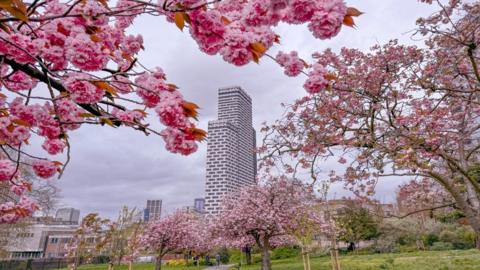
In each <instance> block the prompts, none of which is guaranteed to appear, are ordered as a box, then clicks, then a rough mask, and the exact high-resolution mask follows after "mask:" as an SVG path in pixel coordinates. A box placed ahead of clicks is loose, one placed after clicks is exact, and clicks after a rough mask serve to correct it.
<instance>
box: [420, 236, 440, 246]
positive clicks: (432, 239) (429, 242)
mask: <svg viewBox="0 0 480 270" xmlns="http://www.w3.org/2000/svg"><path fill="white" fill-rule="evenodd" d="M422 241H423V244H424V245H426V246H429V247H430V246H432V245H433V244H434V243H435V242H438V236H437V235H436V234H433V233H429V234H424V235H422Z"/></svg>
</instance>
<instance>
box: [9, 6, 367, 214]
mask: <svg viewBox="0 0 480 270" xmlns="http://www.w3.org/2000/svg"><path fill="white" fill-rule="evenodd" d="M359 14H360V13H359V12H358V11H357V10H356V9H354V8H348V7H347V6H346V4H345V3H344V2H343V1H342V0H320V1H310V0H290V1H287V0H245V1H237V0H223V1H221V0H214V1H207V0H158V1H150V0H149V1H141V0H119V1H111V2H109V1H107V0H73V1H58V0H45V1H39V0H33V1H30V2H24V1H22V0H4V1H2V2H1V3H0V89H1V90H0V91H1V92H0V147H1V148H2V150H3V152H5V153H6V151H5V150H8V149H11V150H13V151H15V152H18V154H19V155H18V156H21V155H27V156H29V158H30V159H31V162H28V163H27V164H25V165H27V166H31V167H32V168H33V170H34V171H35V173H36V174H37V175H38V176H39V177H42V178H50V177H53V176H54V175H57V174H58V175H59V176H60V175H61V174H62V173H63V172H64V170H65V167H66V165H67V164H68V162H69V160H70V147H71V146H73V145H74V142H72V141H71V140H70V138H71V137H70V136H69V134H70V133H71V132H73V131H74V130H77V129H79V128H81V127H83V126H87V125H89V126H91V125H99V126H110V127H112V128H117V127H127V128H131V129H134V130H137V131H139V132H140V133H143V134H145V135H150V134H153V135H158V136H159V137H161V138H163V140H164V141H165V145H166V149H167V150H168V151H170V152H173V153H179V154H183V155H189V154H191V153H193V152H195V151H196V149H197V142H198V141H201V140H202V139H203V138H204V136H205V132H204V131H203V130H200V129H198V128H196V126H195V123H194V121H193V120H194V119H196V117H197V109H198V107H197V105H196V104H195V103H192V102H189V101H187V100H185V99H184V98H183V95H182V93H181V92H180V91H179V89H178V87H177V86H176V85H175V84H173V83H171V82H170V81H168V80H167V75H166V74H165V73H164V71H163V70H162V68H160V67H145V66H143V65H142V64H141V59H139V58H138V53H139V51H141V50H143V49H144V47H143V38H142V36H141V34H139V33H136V32H135V29H134V27H132V26H133V23H134V21H135V19H136V18H137V17H139V16H146V15H153V16H159V17H165V18H166V19H167V21H168V22H171V23H172V25H176V26H177V27H178V28H180V29H181V30H185V29H188V31H185V32H188V33H189V35H190V36H191V37H192V38H193V39H194V40H195V41H196V42H197V43H198V46H199V49H200V51H202V52H204V53H206V54H209V55H215V54H219V55H221V56H222V57H223V59H224V60H225V61H227V62H229V63H232V64H234V65H237V66H241V65H246V64H248V63H250V62H252V61H255V62H258V61H259V59H260V58H261V57H262V56H263V55H264V54H265V53H266V51H267V50H268V49H269V48H271V47H272V46H273V45H274V44H275V43H278V42H279V36H278V35H277V34H276V33H275V32H274V27H275V26H276V25H277V24H278V23H280V22H284V23H289V24H307V25H308V29H309V30H310V31H311V32H312V34H313V36H314V37H315V38H319V39H328V38H332V37H334V36H335V35H337V33H338V32H339V31H340V29H341V27H342V25H343V24H344V25H348V26H353V25H354V22H353V17H354V16H358V15H359ZM173 27H175V26H173ZM130 33H131V34H130ZM159 37H160V38H161V32H160V31H159ZM289 56H293V54H289ZM272 58H273V57H272ZM280 63H281V64H282V65H290V64H289V63H290V62H289V61H287V60H284V59H283V58H281V59H280ZM301 68H302V67H301V66H299V63H298V61H297V62H296V63H295V67H294V68H291V70H290V71H289V74H292V73H296V72H298V71H299V70H300V69H301ZM148 113H150V114H152V113H153V114H154V115H156V116H157V117H158V121H159V122H160V123H161V124H162V125H163V126H164V128H163V130H156V129H154V128H153V127H152V125H151V123H149V121H147V120H148V119H147V117H146V116H147V114H148ZM32 137H38V138H40V139H41V140H42V141H43V142H42V145H41V146H42V148H43V149H44V151H45V152H44V154H38V153H36V154H33V153H31V152H30V151H29V149H27V148H26V147H25V145H27V144H28V143H29V140H30V139H31V138H32ZM35 141H38V140H35ZM61 153H63V154H64V157H65V158H64V159H62V160H58V159H59V158H58V156H59V155H60V154H61ZM19 164H20V159H15V158H13V157H11V156H9V155H8V154H6V156H5V157H2V158H1V160H0V182H2V183H6V184H7V185H8V188H11V189H13V190H14V192H16V193H18V196H20V199H19V200H17V201H7V202H4V203H2V204H0V223H13V222H16V221H17V220H18V219H20V218H22V217H26V216H29V215H31V214H32V213H33V211H35V209H36V206H35V203H34V202H33V201H32V200H30V199H28V198H27V196H26V195H25V193H24V192H22V190H25V189H26V188H24V186H25V183H24V181H23V180H22V176H21V174H20V173H19V172H18V167H19Z"/></svg>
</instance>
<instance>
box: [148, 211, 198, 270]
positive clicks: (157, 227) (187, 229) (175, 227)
mask: <svg viewBox="0 0 480 270" xmlns="http://www.w3.org/2000/svg"><path fill="white" fill-rule="evenodd" d="M199 222H200V220H199V217H198V216H195V215H193V214H191V213H188V212H184V211H177V212H175V213H173V214H170V215H168V216H166V217H163V218H161V219H158V220H154V221H152V222H151V223H149V224H148V225H147V227H146V228H145V229H144V230H143V232H142V234H141V236H140V247H141V249H142V250H144V251H146V252H148V253H151V254H154V255H155V258H156V260H155V270H160V269H161V268H162V258H163V257H164V256H165V255H166V254H167V253H180V252H183V251H185V250H192V249H196V248H198V249H200V248H201V246H200V243H201V242H200V241H202V239H200V236H199V234H198V233H197V232H198V231H199Z"/></svg>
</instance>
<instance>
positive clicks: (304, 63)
mask: <svg viewBox="0 0 480 270" xmlns="http://www.w3.org/2000/svg"><path fill="white" fill-rule="evenodd" d="M300 61H302V63H303V66H304V67H305V68H309V67H310V65H309V64H308V63H307V62H305V60H303V59H300Z"/></svg>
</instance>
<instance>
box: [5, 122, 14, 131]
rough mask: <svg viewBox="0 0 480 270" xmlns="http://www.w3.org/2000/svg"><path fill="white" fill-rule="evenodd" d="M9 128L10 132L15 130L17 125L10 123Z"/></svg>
mask: <svg viewBox="0 0 480 270" xmlns="http://www.w3.org/2000/svg"><path fill="white" fill-rule="evenodd" d="M7 130H8V131H9V132H13V130H15V126H14V125H12V124H10V125H8V127H7Z"/></svg>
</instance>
